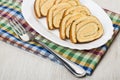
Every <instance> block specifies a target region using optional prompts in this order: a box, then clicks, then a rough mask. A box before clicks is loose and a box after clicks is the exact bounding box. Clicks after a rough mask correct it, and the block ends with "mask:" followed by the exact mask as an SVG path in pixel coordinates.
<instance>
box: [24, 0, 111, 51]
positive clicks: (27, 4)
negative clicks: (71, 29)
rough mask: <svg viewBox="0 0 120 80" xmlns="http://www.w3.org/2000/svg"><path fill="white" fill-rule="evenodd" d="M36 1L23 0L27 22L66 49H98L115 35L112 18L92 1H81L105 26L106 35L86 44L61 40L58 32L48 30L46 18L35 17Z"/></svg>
mask: <svg viewBox="0 0 120 80" xmlns="http://www.w3.org/2000/svg"><path fill="white" fill-rule="evenodd" d="M34 1H35V0H30V1H29V0H23V4H22V13H23V16H24V18H25V19H26V21H27V22H28V23H29V24H30V25H31V27H32V28H33V29H34V30H35V31H37V32H38V33H39V34H40V35H42V36H44V37H45V38H47V39H49V40H51V41H53V42H54V43H56V44H59V45H61V46H64V47H68V48H71V49H78V50H84V49H86V50H88V49H92V48H97V47H100V46H102V45H104V44H105V43H106V42H107V41H108V40H109V39H110V38H111V37H112V35H113V26H112V22H111V20H110V18H109V17H108V15H107V14H106V13H105V12H104V10H103V9H102V8H101V7H100V6H98V5H97V4H96V3H95V2H93V1H92V0H80V2H81V4H83V5H85V6H86V7H88V8H89V10H90V12H91V13H92V14H93V15H94V16H96V17H97V18H98V19H99V20H100V22H101V23H102V25H103V28H104V34H103V36H102V37H101V38H99V39H97V40H95V41H92V42H89V43H84V44H73V43H71V42H70V41H69V40H67V41H65V40H61V39H60V37H59V31H58V30H55V31H53V30H48V27H47V23H46V18H42V19H39V20H37V19H36V18H35V15H34V10H33V9H34V8H33V5H34Z"/></svg>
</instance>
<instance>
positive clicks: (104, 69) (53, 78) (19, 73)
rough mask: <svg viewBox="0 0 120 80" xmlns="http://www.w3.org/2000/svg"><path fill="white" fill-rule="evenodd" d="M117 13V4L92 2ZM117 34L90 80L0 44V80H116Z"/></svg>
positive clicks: (118, 62) (118, 59) (113, 0)
mask: <svg viewBox="0 0 120 80" xmlns="http://www.w3.org/2000/svg"><path fill="white" fill-rule="evenodd" d="M94 1H95V2H97V3H98V4H99V5H101V6H102V7H104V8H107V9H110V10H112V11H115V12H117V13H120V7H119V4H120V0H94ZM119 50H120V34H119V35H118V36H117V38H116V39H115V41H114V43H113V44H112V46H111V47H110V49H109V50H108V52H107V54H106V55H105V56H104V58H103V59H102V61H101V63H100V64H99V65H98V67H97V68H96V70H95V71H94V73H93V75H92V76H86V77H85V78H76V77H74V76H73V75H72V74H71V73H69V72H68V71H67V70H66V69H65V68H64V67H63V66H60V65H59V64H56V63H54V62H52V61H50V60H48V59H44V58H42V57H39V56H36V55H33V54H31V53H28V52H26V51H23V50H20V49H18V48H16V47H13V46H11V45H8V44H6V43H3V42H1V41H0V80H119V79H120V69H119V66H120V52H119Z"/></svg>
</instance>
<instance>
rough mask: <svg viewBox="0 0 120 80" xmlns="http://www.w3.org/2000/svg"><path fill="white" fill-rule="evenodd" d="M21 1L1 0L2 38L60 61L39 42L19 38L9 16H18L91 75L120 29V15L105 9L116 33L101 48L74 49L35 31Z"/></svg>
mask: <svg viewBox="0 0 120 80" xmlns="http://www.w3.org/2000/svg"><path fill="white" fill-rule="evenodd" d="M21 3H22V1H21V0H0V40H2V41H4V42H6V43H8V44H11V45H13V46H16V47H18V48H20V49H23V50H26V51H29V52H30V53H34V54H36V55H41V56H43V57H44V58H49V59H51V60H52V61H54V62H57V63H60V62H59V61H58V60H57V59H56V58H55V57H54V56H53V55H52V54H50V53H49V51H47V50H46V49H44V48H42V47H41V45H40V44H37V43H35V42H23V41H21V40H20V39H19V38H18V36H17V35H16V34H15V33H14V32H13V30H12V29H11V26H10V24H9V22H8V19H9V18H18V19H19V21H20V23H21V24H22V25H23V26H24V27H25V28H26V30H29V31H31V33H32V34H33V35H36V36H38V37H40V38H42V42H43V43H45V44H46V45H47V46H49V47H50V48H51V49H53V50H54V51H56V52H57V53H58V54H60V55H62V56H63V57H65V58H67V59H69V60H70V61H72V62H74V63H76V64H77V65H78V66H80V67H82V68H83V69H85V70H86V72H87V74H88V75H91V74H92V72H93V71H94V70H95V68H96V66H97V64H98V63H99V62H100V60H101V59H102V57H103V56H104V54H105V53H106V51H107V50H108V49H109V47H110V45H111V43H112V42H113V40H114V39H115V37H116V35H117V34H118V32H119V30H120V15H119V14H116V13H114V12H111V11H109V10H105V11H106V13H107V14H108V15H109V16H110V18H111V20H112V22H113V27H114V35H113V37H112V39H111V40H109V41H108V42H107V43H106V44H105V45H103V46H101V47H99V48H95V49H91V50H81V51H80V50H72V49H69V48H66V47H63V46H60V45H57V44H55V43H53V42H51V41H49V40H47V39H45V38H44V37H42V36H40V35H39V34H38V33H37V32H35V31H34V30H33V29H32V28H31V27H30V25H29V24H28V23H27V22H26V21H25V19H24V18H23V16H22V14H21Z"/></svg>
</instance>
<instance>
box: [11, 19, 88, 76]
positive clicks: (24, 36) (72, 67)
mask: <svg viewBox="0 0 120 80" xmlns="http://www.w3.org/2000/svg"><path fill="white" fill-rule="evenodd" d="M9 23H10V25H11V28H12V29H13V31H14V32H15V33H16V34H17V35H18V36H19V38H20V39H21V40H23V41H30V40H33V41H35V42H37V43H39V44H41V45H42V46H43V47H44V48H45V49H46V50H48V51H49V52H50V53H52V54H53V55H54V56H55V57H56V58H57V59H58V60H59V61H60V62H61V63H62V64H63V65H64V66H65V67H66V69H68V70H69V71H70V72H71V73H72V74H73V75H75V76H76V77H83V76H85V75H86V71H85V70H84V69H83V68H82V67H80V66H78V65H76V64H75V63H73V62H71V61H69V60H67V59H65V58H63V57H62V56H61V55H59V54H57V53H55V51H53V50H52V49H51V48H49V47H48V46H47V45H46V44H44V43H43V42H41V41H40V40H39V39H40V38H39V39H38V37H36V36H34V35H32V34H31V33H30V32H28V31H26V30H25V28H24V27H23V26H22V25H21V23H20V22H19V21H18V20H17V19H16V18H14V19H10V20H9Z"/></svg>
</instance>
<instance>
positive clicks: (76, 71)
mask: <svg viewBox="0 0 120 80" xmlns="http://www.w3.org/2000/svg"><path fill="white" fill-rule="evenodd" d="M34 41H35V42H37V43H39V44H41V45H42V46H43V47H44V48H45V49H47V50H48V51H49V52H50V53H52V54H53V55H54V56H55V57H56V58H57V59H59V60H60V62H61V63H62V64H63V65H64V66H65V67H66V68H67V69H68V70H69V71H70V72H71V73H72V74H73V75H75V76H76V77H83V76H85V75H86V71H85V70H84V69H83V68H82V67H80V66H78V65H76V64H75V63H73V62H71V61H69V60H67V59H65V58H63V57H62V56H61V55H59V54H57V53H55V51H53V50H52V49H51V48H49V47H48V46H47V45H46V44H44V43H43V42H41V41H40V39H38V37H37V38H35V39H34Z"/></svg>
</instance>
